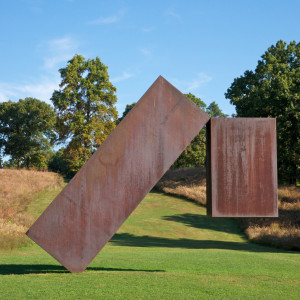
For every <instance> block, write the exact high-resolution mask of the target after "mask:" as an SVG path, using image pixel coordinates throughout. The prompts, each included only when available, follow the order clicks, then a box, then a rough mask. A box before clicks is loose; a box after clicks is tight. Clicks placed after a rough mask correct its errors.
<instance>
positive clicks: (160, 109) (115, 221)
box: [27, 76, 209, 272]
mask: <svg viewBox="0 0 300 300" xmlns="http://www.w3.org/2000/svg"><path fill="white" fill-rule="evenodd" d="M208 120H209V116H208V115H207V114H206V113H205V112H204V111H202V110H201V109H200V108H199V107H197V106H196V105H195V104H194V103H193V102H192V101H190V100H189V99H187V98H186V97H185V96H184V95H183V94H182V93H180V92H179V91H178V90H177V89H176V88H175V87H173V86H172V85H171V84H170V83H169V82H167V81H166V80H165V79H164V78H163V77H161V76H160V77H159V78H158V79H157V80H156V81H155V82H154V84H153V85H152V86H151V87H150V88H149V90H148V91H147V92H146V93H145V94H144V96H143V97H142V98H141V99H140V101H139V102H138V103H137V104H136V105H135V106H134V108H133V109H132V110H131V111H130V112H129V113H128V115H127V116H126V117H125V118H124V119H123V121H122V122H121V123H120V124H119V126H117V128H115V130H114V131H113V132H112V133H111V135H110V136H109V137H108V138H107V139H106V140H105V142H104V143H103V144H102V145H101V146H100V147H99V149H98V150H97V151H96V152H95V153H94V155H93V156H92V157H91V158H90V159H89V160H88V161H87V162H86V164H85V165H84V166H83V167H82V168H81V169H80V171H79V172H78V173H77V174H76V176H75V177H74V178H73V179H72V180H71V181H70V183H69V184H68V185H67V186H66V187H65V188H64V190H63V191H62V192H61V193H60V194H59V195H58V196H57V198H56V199H55V200H54V201H53V202H52V203H51V204H50V206H49V207H48V208H47V209H46V210H45V212H44V213H43V214H42V215H41V216H40V217H39V219H38V220H37V221H36V222H35V223H34V224H33V225H32V226H31V228H30V229H29V231H28V232H27V235H28V236H29V237H30V238H31V239H32V240H34V241H35V242H36V243H37V244H39V245H40V246H41V247H42V248H44V249H45V250H46V251H47V252H48V253H49V254H51V255H52V256H53V257H54V258H55V259H57V260H58V261H59V262H60V263H61V264H63V265H64V266H65V267H66V268H67V269H68V270H70V271H71V272H81V271H83V270H84V269H85V268H86V267H87V266H88V265H89V263H90V262H91V261H92V260H93V258H94V257H95V256H96V255H97V253H98V252H99V251H100V250H101V249H102V247H103V246H104V245H105V244H106V243H107V242H108V241H109V240H110V239H111V237H112V236H113V235H114V233H115V232H116V231H117V230H118V228H119V227H120V226H121V225H122V223H123V222H124V221H125V220H126V219H127V218H128V216H129V215H130V214H131V213H132V211H133V210H134V209H135V208H136V207H137V205H138V204H139V203H140V201H141V200H142V199H143V198H144V197H145V196H146V195H147V193H148V192H149V191H150V190H151V189H152V187H153V186H154V185H155V184H156V183H157V181H158V180H159V179H160V178H161V177H162V176H163V174H164V173H165V172H166V171H167V170H168V168H169V167H170V166H171V165H172V163H173V162H174V161H175V160H176V158H177V157H178V156H179V155H180V153H181V152H182V151H183V150H184V149H185V148H186V146H187V145H188V144H189V143H190V142H191V141H192V139H193V138H194V137H195V136H196V135H197V133H198V132H199V131H200V129H201V128H202V127H203V126H204V125H205V124H206V123H207V121H208Z"/></svg>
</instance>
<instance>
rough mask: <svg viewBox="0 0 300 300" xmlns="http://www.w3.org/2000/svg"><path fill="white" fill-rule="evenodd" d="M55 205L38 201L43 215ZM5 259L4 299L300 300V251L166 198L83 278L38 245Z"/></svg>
mask: <svg viewBox="0 0 300 300" xmlns="http://www.w3.org/2000/svg"><path fill="white" fill-rule="evenodd" d="M49 196H50V194H49ZM50 201H51V199H49V202H50ZM49 202H48V203H49ZM48 203H47V201H44V200H43V201H39V204H38V205H37V204H36V205H37V206H38V207H39V209H38V210H40V209H41V208H42V207H41V206H43V205H45V206H47V205H48ZM33 205H34V204H33ZM0 253H1V254H0V286H1V293H0V298H1V299H7V298H10V299H20V298H23V299H26V298H27V299H29V298H40V299H46V298H48V299H49V298H50V299H51V298H56V299H57V298H61V299H74V298H75V299H84V298H87V297H88V298H90V299H133V298H138V299H224V298H226V299H241V298H243V299H266V298H267V299H298V298H299V295H300V255H299V252H288V251H283V250H279V249H275V248H270V247H264V246H261V245H257V244H252V243H249V242H247V240H246V239H245V237H244V235H243V234H242V233H241V231H240V230H239V228H238V226H237V225H236V223H235V222H234V220H231V219H211V218H207V217H206V216H205V208H203V207H201V206H198V205H196V204H194V203H192V202H188V201H185V200H183V199H180V198H177V197H171V196H167V195H164V194H160V193H150V194H149V195H148V196H147V197H146V198H145V199H144V200H143V201H142V203H141V204H140V206H139V207H138V208H137V210H136V211H135V212H134V213H133V214H132V215H131V216H130V218H129V219H128V220H127V221H126V222H125V223H124V224H123V226H122V227H121V228H120V230H119V231H118V232H117V233H116V235H115V236H114V237H113V239H112V240H111V242H110V243H109V244H107V245H106V246H105V247H104V249H103V250H102V251H101V252H100V253H99V254H98V256H97V257H96V258H95V260H94V261H93V262H92V263H91V265H90V266H89V268H88V269H87V270H86V271H85V272H84V273H82V274H70V273H68V272H67V271H66V270H65V269H64V268H63V267H61V266H60V265H59V264H58V263H57V262H56V261H55V260H54V259H53V258H52V257H50V256H49V255H48V254H47V253H45V252H44V251H43V250H42V249H40V248H39V247H38V246H36V245H33V246H30V247H27V248H22V249H18V250H14V251H11V252H8V251H6V252H0Z"/></svg>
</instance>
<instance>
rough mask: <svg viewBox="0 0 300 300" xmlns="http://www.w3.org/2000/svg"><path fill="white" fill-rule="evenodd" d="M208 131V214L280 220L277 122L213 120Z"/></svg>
mask: <svg viewBox="0 0 300 300" xmlns="http://www.w3.org/2000/svg"><path fill="white" fill-rule="evenodd" d="M207 130H208V131H207V135H208V147H207V149H208V151H207V152H208V157H207V158H208V160H207V161H208V168H207V169H208V172H207V204H208V205H207V214H208V215H209V216H212V217H277V216H278V207H277V205H278V200H277V152H276V120H275V119H267V118H265V119H263V118H233V119H227V118H212V119H211V120H210V122H209V123H208V125H207Z"/></svg>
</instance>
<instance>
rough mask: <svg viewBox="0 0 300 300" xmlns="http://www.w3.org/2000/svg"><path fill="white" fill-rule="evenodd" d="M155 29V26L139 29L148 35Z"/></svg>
mask: <svg viewBox="0 0 300 300" xmlns="http://www.w3.org/2000/svg"><path fill="white" fill-rule="evenodd" d="M155 29H156V27H155V26H149V27H143V28H142V29H141V31H142V32H145V33H149V32H152V31H154V30H155Z"/></svg>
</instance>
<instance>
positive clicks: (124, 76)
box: [111, 72, 134, 83]
mask: <svg viewBox="0 0 300 300" xmlns="http://www.w3.org/2000/svg"><path fill="white" fill-rule="evenodd" d="M133 76H134V75H133V74H132V73H128V72H123V73H122V74H121V75H120V76H117V77H113V78H111V82H112V83H118V82H120V81H123V80H126V79H129V78H131V77H133Z"/></svg>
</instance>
